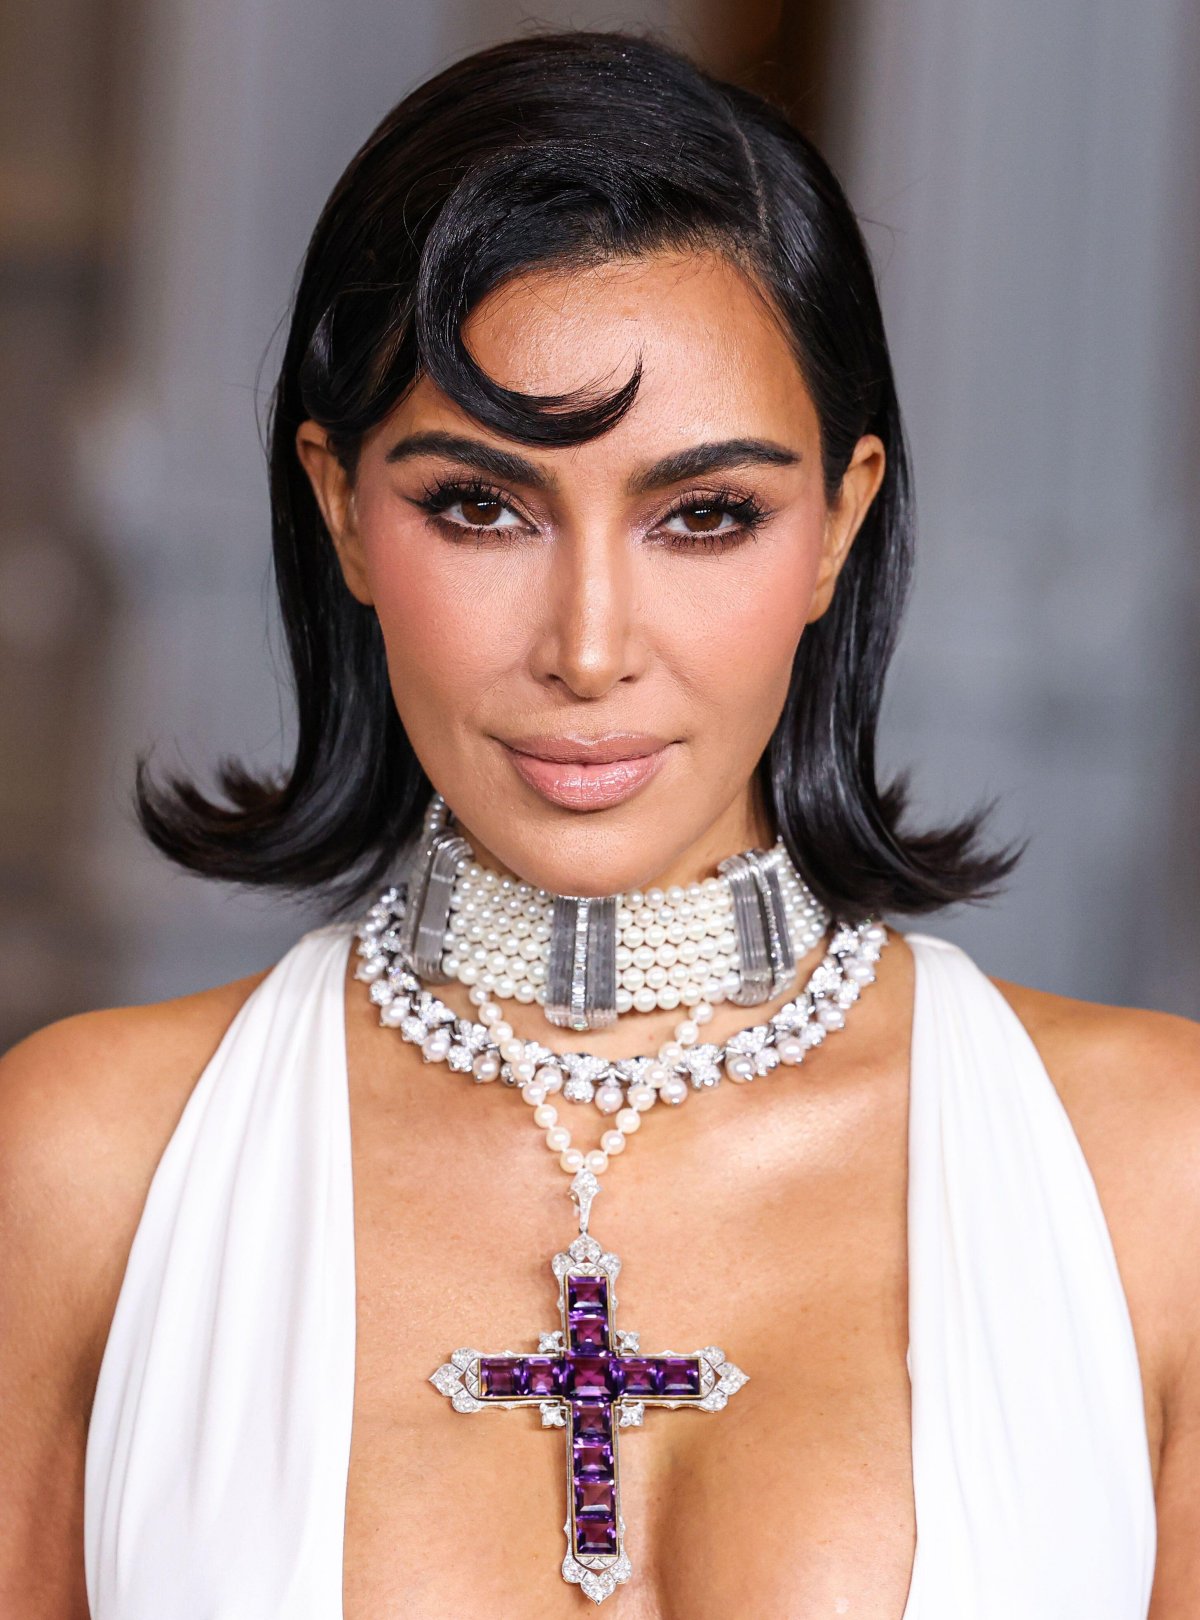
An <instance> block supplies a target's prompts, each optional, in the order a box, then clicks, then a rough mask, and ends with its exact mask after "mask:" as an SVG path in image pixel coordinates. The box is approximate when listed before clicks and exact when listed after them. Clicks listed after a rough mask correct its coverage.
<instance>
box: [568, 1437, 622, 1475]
mask: <svg viewBox="0 0 1200 1620" xmlns="http://www.w3.org/2000/svg"><path fill="white" fill-rule="evenodd" d="M574 1462H575V1470H574V1471H575V1478H576V1479H582V1478H585V1477H586V1478H590V1479H611V1478H612V1477H613V1448H612V1447H611V1446H610V1445H599V1444H595V1443H593V1442H590V1441H587V1440H576V1442H575V1458H574Z"/></svg>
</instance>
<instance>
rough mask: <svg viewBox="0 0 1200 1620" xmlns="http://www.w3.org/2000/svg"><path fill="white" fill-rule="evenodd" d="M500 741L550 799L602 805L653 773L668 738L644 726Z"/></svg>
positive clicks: (578, 806) (572, 806)
mask: <svg viewBox="0 0 1200 1620" xmlns="http://www.w3.org/2000/svg"><path fill="white" fill-rule="evenodd" d="M502 746H503V748H504V751H505V753H506V754H507V755H508V758H509V759H510V760H511V761H512V764H513V766H514V767H515V768H516V770H517V772H518V774H519V775H520V776H521V777H522V778H523V779H524V780H525V781H526V782H528V784H529V786H530V787H531V788H533V789H534V791H535V792H537V793H540V794H541V795H542V797H543V798H544V799H548V800H549V801H550V803H551V804H557V805H561V806H562V807H563V808H564V809H567V810H604V809H607V808H608V807H609V806H610V805H614V804H620V803H622V801H623V800H625V799H628V798H630V797H631V796H632V795H633V794H634V793H636V792H637V791H638V789H639V788H641V787H643V786H644V785H645V784H646V783H647V782H648V781H649V780H650V779H651V777H652V776H654V775H656V774H657V772H658V770H659V768H660V767H661V765H662V763H663V761H664V760H665V758H666V756H667V750H668V748H669V747H670V743H669V742H667V741H666V740H665V739H664V738H662V737H651V736H647V735H646V734H645V733H644V732H638V733H634V732H623V733H613V734H610V735H609V736H607V737H597V738H590V739H585V738H580V737H538V738H533V737H521V738H514V739H513V740H512V741H511V742H504V743H503V744H502ZM534 749H536V750H537V752H536V753H535V752H533V750H534Z"/></svg>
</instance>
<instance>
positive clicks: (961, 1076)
mask: <svg viewBox="0 0 1200 1620" xmlns="http://www.w3.org/2000/svg"><path fill="white" fill-rule="evenodd" d="M350 938H351V936H350V932H349V930H348V929H345V928H341V927H335V928H327V929H321V930H318V931H317V932H315V933H312V934H309V935H307V936H305V938H303V939H302V940H301V941H300V942H299V943H298V944H297V945H296V946H295V947H294V949H292V950H291V951H290V952H289V953H288V955H287V956H285V957H284V959H283V960H282V961H281V962H280V963H279V965H278V966H277V967H276V968H275V970H274V971H273V972H272V973H271V974H270V975H269V976H268V978H267V979H266V980H264V982H263V983H262V984H261V985H260V986H259V987H258V988H257V989H256V990H255V991H254V993H253V994H252V995H251V996H250V998H249V1000H248V1001H247V1002H246V1003H245V1005H244V1006H243V1008H242V1009H241V1011H240V1012H239V1013H238V1015H237V1017H236V1018H235V1020H234V1022H233V1024H232V1025H231V1026H230V1028H229V1030H228V1032H227V1033H226V1035H225V1038H224V1040H223V1041H222V1042H221V1045H220V1047H219V1049H218V1050H217V1052H216V1054H215V1055H214V1057H213V1058H212V1061H211V1062H210V1063H209V1065H208V1067H207V1068H206V1069H205V1071H204V1074H203V1075H202V1076H201V1078H200V1080H199V1082H198V1083H197V1085H196V1087H195V1090H194V1092H193V1093H192V1095H191V1097H190V1099H189V1101H188V1103H187V1106H186V1108H185V1109H184V1112H183V1115H182V1117H181V1119H180V1121H179V1124H178V1126H177V1127H176V1129H175V1132H174V1134H173V1136H172V1138H171V1140H170V1143H169V1144H168V1146H167V1148H166V1151H165V1152H164V1154H163V1157H162V1160H161V1162H160V1164H159V1166H158V1169H157V1171H156V1174H155V1176H154V1180H153V1183H152V1185H151V1188H150V1193H149V1196H148V1198H147V1201H146V1206H145V1209H144V1212H143V1214H142V1218H141V1222H140V1224H139V1227H138V1230H137V1234H136V1237H135V1239H134V1243H133V1247H132V1251H131V1253H130V1256H129V1262H128V1267H127V1270H126V1274H125V1278H124V1282H123V1285H122V1288H121V1293H120V1298H119V1300H118V1303H117V1308H116V1314H115V1317H114V1320H113V1323H112V1328H111V1332H110V1334H109V1338H108V1342H107V1346H106V1349H105V1354H104V1359H103V1363H102V1366H101V1371H100V1379H99V1384H98V1387H97V1391H96V1399H95V1406H94V1410H93V1413H92V1418H91V1425H90V1430H89V1434H88V1449H87V1468H86V1487H85V1490H86V1495H85V1556H86V1570H87V1590H88V1598H89V1602H90V1605H91V1611H92V1616H93V1620H340V1616H341V1614H342V1544H343V1528H344V1513H345V1490H346V1476H347V1466H348V1459H349V1449H350V1424H351V1411H352V1404H353V1389H354V1341H355V1284H354V1228H353V1200H352V1183H351V1159H350V1123H349V1109H348V1090H347V1079H346V1058H345V1029H344V1023H345V1020H344V1008H343V993H344V973H345V968H346V956H347V950H348V947H349V944H350ZM907 939H908V943H909V945H910V946H911V947H912V949H913V952H914V955H915V958H916V1001H915V1007H914V1028H913V1044H912V1078H911V1091H910V1101H909V1187H908V1253H909V1354H908V1366H909V1372H910V1378H911V1386H912V1436H913V1438H912V1446H913V1481H914V1490H915V1497H916V1519H917V1553H916V1560H915V1564H914V1568H913V1576H912V1584H911V1588H910V1591H909V1595H908V1602H907V1604H906V1607H905V1610H904V1614H903V1616H899V1617H897V1620H1145V1615H1146V1612H1147V1608H1148V1606H1149V1600H1150V1587H1151V1581H1152V1576H1153V1568H1154V1556H1155V1510H1154V1496H1153V1488H1152V1478H1151V1469H1150V1458H1149V1449H1148V1443H1147V1437H1146V1428H1145V1420H1144V1409H1143V1398H1142V1386H1141V1380H1140V1376H1139V1369H1138V1361H1137V1355H1136V1350H1135V1346H1134V1340H1133V1332H1132V1328H1131V1325H1130V1319H1129V1312H1128V1307H1127V1304H1126V1299H1125V1295H1124V1292H1123V1289H1122V1285H1121V1280H1120V1277H1119V1275H1118V1272H1117V1267H1116V1261H1115V1259H1114V1255H1113V1249H1112V1244H1111V1240H1110V1237H1109V1233H1108V1229H1107V1226H1106V1224H1105V1221H1104V1217H1103V1215H1102V1213H1101V1209H1100V1204H1099V1201H1098V1198H1097V1195H1096V1189H1095V1185H1094V1183H1093V1180H1092V1177H1091V1174H1090V1172H1089V1170H1088V1167H1087V1164H1086V1162H1085V1160H1084V1157H1083V1154H1082V1151H1081V1149H1080V1147H1079V1143H1078V1140H1077V1139H1076V1137H1075V1134H1074V1132H1073V1130H1072V1128H1071V1125H1070V1123H1069V1120H1068V1118H1067V1115H1066V1113H1065V1112H1064V1110H1063V1107H1062V1105H1061V1103H1060V1101H1059V1099H1058V1095H1057V1093H1056V1091H1055V1089H1054V1087H1053V1085H1052V1083H1051V1081H1050V1078H1049V1076H1048V1075H1047V1073H1046V1070H1045V1068H1044V1066H1043V1064H1042V1062H1041V1060H1040V1058H1039V1057H1038V1054H1037V1051H1036V1049H1035V1047H1034V1046H1033V1043H1032V1042H1031V1040H1030V1039H1029V1037H1028V1035H1027V1034H1026V1032H1025V1029H1024V1027H1023V1026H1022V1024H1021V1023H1020V1021H1019V1020H1018V1019H1017V1017H1016V1015H1015V1014H1014V1013H1013V1011H1012V1009H1011V1008H1010V1007H1009V1005H1008V1003H1007V1002H1006V1001H1005V1000H1004V998H1003V997H1002V996H1001V995H1000V993H999V992H998V991H997V990H996V989H995V987H994V986H993V985H992V984H991V983H990V982H989V981H988V979H987V978H986V977H985V975H984V974H983V973H982V972H981V971H980V970H979V969H978V968H977V967H976V966H975V964H974V963H973V962H972V961H971V959H970V958H969V957H968V956H966V955H965V954H964V953H963V952H962V951H961V950H960V949H958V947H956V946H954V945H951V944H949V943H948V942H946V941H943V940H939V939H936V938H933V937H931V936H928V935H923V934H909V935H908V936H907ZM443 1348H444V1347H440V1346H436V1345H435V1346H431V1362H430V1365H431V1366H432V1365H433V1361H434V1360H435V1359H436V1357H437V1356H438V1355H439V1354H440V1353H441V1350H442V1349H443ZM434 1398H435V1396H434V1392H433V1391H432V1389H431V1391H430V1399H434ZM437 1398H439V1399H440V1397H437ZM730 1417H731V1418H734V1419H736V1414H735V1413H731V1414H730ZM447 1421H449V1419H447ZM725 1421H729V1419H728V1418H727V1419H726V1420H725ZM552 1531H553V1526H549V1527H548V1529H547V1535H548V1536H550V1535H551V1532H552ZM797 1534H798V1535H802V1534H803V1527H802V1526H799V1525H798V1526H797ZM547 1546H548V1548H550V1550H551V1551H553V1547H552V1545H551V1542H550V1541H548V1542H547ZM579 1601H580V1602H581V1603H583V1604H584V1606H585V1607H586V1602H585V1600H583V1599H580V1600H579ZM617 1601H619V1598H618V1600H617ZM881 1620H887V1617H881Z"/></svg>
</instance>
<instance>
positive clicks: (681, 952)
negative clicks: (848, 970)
mask: <svg viewBox="0 0 1200 1620" xmlns="http://www.w3.org/2000/svg"><path fill="white" fill-rule="evenodd" d="M771 855H772V857H773V859H774V860H775V862H776V870H777V871H778V874H779V880H780V887H781V888H782V891H783V904H784V913H785V916H786V918H787V923H788V932H789V935H790V937H791V941H792V946H793V950H794V953H795V955H796V957H797V958H799V957H801V956H804V955H806V954H807V952H809V951H810V950H811V949H812V948H813V946H814V945H815V944H816V943H817V941H818V940H819V939H820V938H821V935H822V934H823V933H824V932H825V930H826V928H827V927H828V926H829V913H828V912H827V911H826V910H825V909H824V907H823V906H821V904H820V903H819V901H818V900H817V899H816V898H815V896H814V895H813V893H812V891H811V889H809V887H808V885H807V884H806V883H805V882H804V880H803V878H801V876H800V874H799V873H798V872H797V871H796V869H795V867H794V866H793V865H792V863H791V861H790V860H789V858H788V855H787V851H786V849H785V848H784V845H783V842H782V840H781V841H780V842H779V843H777V844H776V845H775V847H774V849H773V850H772V851H771ZM616 902H617V909H616V975H617V989H616V1009H617V1013H618V1015H619V1014H622V1013H628V1012H640V1013H650V1012H654V1011H655V1010H656V1009H662V1010H663V1011H668V1012H669V1011H673V1010H674V1009H675V1008H677V1007H680V1006H683V1007H695V1006H697V1005H699V1004H700V1003H701V1002H705V1001H707V1002H709V1003H711V1004H714V1005H715V1004H716V1003H718V1002H721V1001H724V1000H725V999H726V997H727V996H729V995H732V994H734V993H735V992H736V991H737V988H738V985H739V983H740V977H741V973H740V970H741V961H740V957H739V953H738V939H737V933H736V930H735V927H734V902H733V894H732V891H731V889H730V885H729V881H728V879H726V878H721V877H709V878H705V879H704V880H703V882H700V883H691V884H688V885H687V887H686V888H685V887H683V886H681V885H673V886H672V887H670V888H667V889H647V890H645V891H642V890H640V889H639V890H634V891H633V892H631V893H628V894H620V895H618V896H617V897H616ZM449 905H450V913H449V925H448V929H447V933H446V939H445V948H444V954H443V956H442V960H441V966H442V971H443V973H444V974H445V975H446V977H447V978H448V979H457V980H458V981H459V983H460V984H464V985H466V986H468V987H470V988H474V987H475V986H476V985H482V987H483V988H484V989H486V990H490V991H491V992H492V995H493V996H494V997H495V998H496V999H497V1000H499V1001H507V1000H516V1001H519V1002H524V1003H526V1004H528V1003H531V1002H538V1003H541V1002H543V1001H544V1000H545V984H546V975H547V971H548V967H549V956H550V935H551V912H552V908H553V896H552V895H551V894H550V893H549V891H548V890H546V889H539V888H535V887H534V886H533V885H532V884H529V883H523V882H520V881H519V880H517V879H515V878H511V877H504V876H501V875H500V874H499V873H498V872H494V871H492V870H491V869H490V868H488V867H485V866H481V865H480V864H479V862H478V861H468V860H466V859H462V860H460V861H459V863H458V868H457V871H456V873H455V878H454V888H453V891H452V894H451V896H450V902H449Z"/></svg>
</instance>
